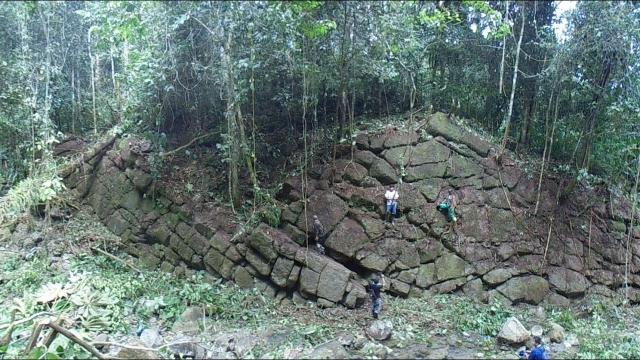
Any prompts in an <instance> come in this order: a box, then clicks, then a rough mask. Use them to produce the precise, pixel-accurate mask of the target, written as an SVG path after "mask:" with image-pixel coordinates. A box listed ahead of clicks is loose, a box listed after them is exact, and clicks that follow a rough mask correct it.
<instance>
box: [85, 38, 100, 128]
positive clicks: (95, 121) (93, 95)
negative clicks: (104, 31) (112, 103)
mask: <svg viewBox="0 0 640 360" xmlns="http://www.w3.org/2000/svg"><path fill="white" fill-rule="evenodd" d="M87 49H88V51H89V65H90V66H91V101H92V103H93V134H94V135H98V118H97V116H96V79H95V69H94V65H93V55H92V54H91V29H89V32H88V34H87Z"/></svg>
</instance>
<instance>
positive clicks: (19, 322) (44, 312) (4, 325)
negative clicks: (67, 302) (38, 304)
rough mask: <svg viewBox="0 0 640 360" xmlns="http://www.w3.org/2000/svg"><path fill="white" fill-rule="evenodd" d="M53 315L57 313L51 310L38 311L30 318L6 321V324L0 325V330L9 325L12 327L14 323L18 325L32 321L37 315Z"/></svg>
mask: <svg viewBox="0 0 640 360" xmlns="http://www.w3.org/2000/svg"><path fill="white" fill-rule="evenodd" d="M53 315H55V314H53V313H50V312H47V311H43V312H39V313H36V314H33V315H31V316H29V317H28V318H25V319H20V320H18V321H16V322H8V323H4V324H2V325H0V330H2V329H6V328H8V327H10V326H11V325H12V324H13V325H14V326H18V325H20V324H24V323H26V322H29V321H31V320H33V319H35V318H37V317H40V316H53Z"/></svg>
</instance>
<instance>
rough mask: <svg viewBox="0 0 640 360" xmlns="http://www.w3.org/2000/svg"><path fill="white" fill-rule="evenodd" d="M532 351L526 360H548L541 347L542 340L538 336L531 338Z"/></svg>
mask: <svg viewBox="0 0 640 360" xmlns="http://www.w3.org/2000/svg"><path fill="white" fill-rule="evenodd" d="M533 344H534V345H533V349H531V353H530V354H529V357H527V360H548V358H547V355H546V354H545V353H544V347H542V339H541V338H540V336H534V337H533Z"/></svg>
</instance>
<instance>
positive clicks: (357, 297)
mask: <svg viewBox="0 0 640 360" xmlns="http://www.w3.org/2000/svg"><path fill="white" fill-rule="evenodd" d="M349 287H351V291H349V293H348V294H347V296H346V297H345V299H344V305H345V306H346V307H348V308H350V309H354V308H357V307H360V306H362V305H364V303H365V301H366V300H367V298H368V297H369V295H368V294H367V291H366V290H365V288H364V286H362V285H361V284H359V283H357V282H354V281H353V280H352V281H351V284H349V285H347V289H348V288H349Z"/></svg>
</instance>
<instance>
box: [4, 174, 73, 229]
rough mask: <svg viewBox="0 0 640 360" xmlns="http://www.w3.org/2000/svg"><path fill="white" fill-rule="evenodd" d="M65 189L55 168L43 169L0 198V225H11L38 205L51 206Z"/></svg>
mask: <svg viewBox="0 0 640 360" xmlns="http://www.w3.org/2000/svg"><path fill="white" fill-rule="evenodd" d="M64 189H65V186H64V183H63V182H62V179H61V178H60V177H58V175H57V173H56V171H55V168H51V167H48V168H43V169H40V170H38V171H37V172H36V173H34V175H32V176H30V177H28V178H26V179H24V180H22V181H20V182H19V183H18V184H16V186H14V187H13V188H11V189H10V190H9V192H8V193H7V194H6V195H5V196H4V197H2V198H0V223H11V222H13V221H15V220H16V218H17V217H18V216H19V215H20V214H22V213H23V212H24V211H28V210H30V209H33V208H35V207H36V206H37V205H40V204H45V205H46V204H52V203H54V202H55V201H56V200H57V197H58V194H59V193H60V192H62V191H63V190H64Z"/></svg>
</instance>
